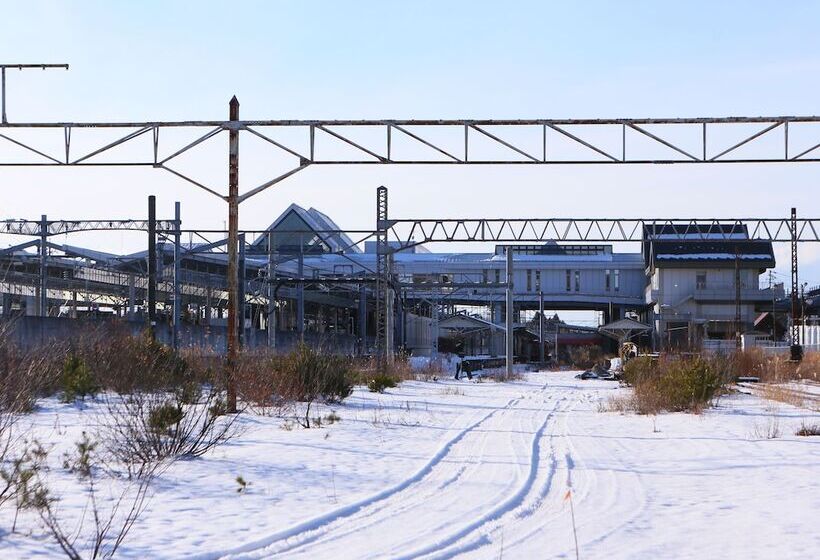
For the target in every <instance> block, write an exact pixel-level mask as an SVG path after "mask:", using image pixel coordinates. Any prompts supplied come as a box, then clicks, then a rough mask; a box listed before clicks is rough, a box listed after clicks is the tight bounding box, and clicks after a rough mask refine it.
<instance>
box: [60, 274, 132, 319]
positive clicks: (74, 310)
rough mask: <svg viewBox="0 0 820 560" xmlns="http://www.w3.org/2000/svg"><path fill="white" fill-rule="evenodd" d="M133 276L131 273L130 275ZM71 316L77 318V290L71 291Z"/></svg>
mask: <svg viewBox="0 0 820 560" xmlns="http://www.w3.org/2000/svg"><path fill="white" fill-rule="evenodd" d="M132 278H133V275H132ZM70 316H71V318H72V319H76V318H77V290H72V291H71V315H70Z"/></svg>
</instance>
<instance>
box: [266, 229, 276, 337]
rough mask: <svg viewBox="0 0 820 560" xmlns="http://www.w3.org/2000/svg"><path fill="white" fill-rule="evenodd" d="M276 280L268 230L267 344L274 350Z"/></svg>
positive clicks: (271, 234) (271, 236) (271, 237)
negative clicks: (274, 283) (274, 285)
mask: <svg viewBox="0 0 820 560" xmlns="http://www.w3.org/2000/svg"><path fill="white" fill-rule="evenodd" d="M275 280H276V261H275V260H274V258H273V232H268V294H267V295H268V319H267V321H266V322H265V323H266V326H267V328H268V346H269V347H270V349H271V350H274V351H275V350H276V300H275V299H274V297H273V295H274V290H275V288H274V287H273V282H274V281H275Z"/></svg>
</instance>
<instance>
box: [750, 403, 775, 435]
mask: <svg viewBox="0 0 820 560" xmlns="http://www.w3.org/2000/svg"><path fill="white" fill-rule="evenodd" d="M766 412H767V415H766V419H765V420H763V421H762V422H760V421H755V423H754V426H753V427H752V437H753V438H755V439H775V438H779V437H780V417H779V416H778V414H777V409H776V408H775V407H767V408H766Z"/></svg>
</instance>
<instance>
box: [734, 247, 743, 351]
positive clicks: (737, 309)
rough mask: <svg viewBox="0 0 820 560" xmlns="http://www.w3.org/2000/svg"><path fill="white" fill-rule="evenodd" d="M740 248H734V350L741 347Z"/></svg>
mask: <svg viewBox="0 0 820 560" xmlns="http://www.w3.org/2000/svg"><path fill="white" fill-rule="evenodd" d="M740 286H741V283H740V247H737V246H736V247H735V349H737V350H740V348H741V347H742V345H743V344H742V339H741V334H740V331H741V326H740V323H741V314H740Z"/></svg>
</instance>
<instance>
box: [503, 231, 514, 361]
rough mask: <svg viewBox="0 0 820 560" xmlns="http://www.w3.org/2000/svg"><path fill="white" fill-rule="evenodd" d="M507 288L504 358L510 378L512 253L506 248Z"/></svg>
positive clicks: (510, 248)
mask: <svg viewBox="0 0 820 560" xmlns="http://www.w3.org/2000/svg"><path fill="white" fill-rule="evenodd" d="M506 252H507V288H506V303H507V309H506V316H507V317H506V327H507V333H506V336H505V342H506V358H507V360H506V361H507V370H506V373H507V377H510V376H512V373H513V343H514V339H515V336H514V334H513V305H514V303H513V288H514V285H513V251H512V247H510V246H508V247H507V250H506Z"/></svg>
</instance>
